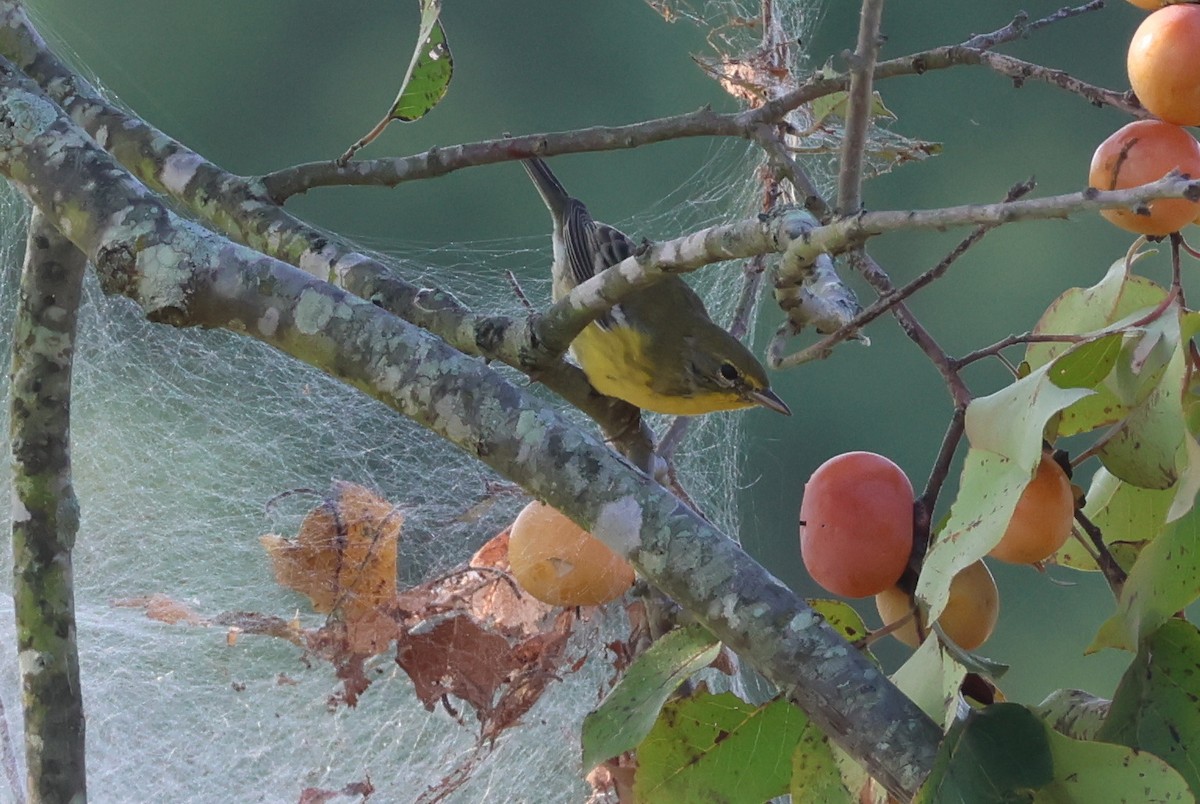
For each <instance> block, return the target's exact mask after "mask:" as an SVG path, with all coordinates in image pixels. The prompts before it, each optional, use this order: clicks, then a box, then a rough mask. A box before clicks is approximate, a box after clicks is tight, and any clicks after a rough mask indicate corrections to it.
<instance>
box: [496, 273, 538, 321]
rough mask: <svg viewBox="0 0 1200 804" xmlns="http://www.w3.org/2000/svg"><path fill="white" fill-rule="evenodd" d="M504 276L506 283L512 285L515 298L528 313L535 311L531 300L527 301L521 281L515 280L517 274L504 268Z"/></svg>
mask: <svg viewBox="0 0 1200 804" xmlns="http://www.w3.org/2000/svg"><path fill="white" fill-rule="evenodd" d="M504 276H505V278H507V279H508V284H510V285H512V289H513V293H514V294H515V295H516V297H517V300H518V301H520V302H521V305H522V306H523V307H524V308H525V309H526V310H528V311H529V312H530V313H536V312H537V308H536V307H534V306H533V302H531V301H529V297H528V296H526V295H525V291H524V290H522V289H521V283H520V282H518V281H517V275H516V274H514V273H513V272H512V271H510V270H508V269H505V271H504Z"/></svg>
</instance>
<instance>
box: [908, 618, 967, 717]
mask: <svg viewBox="0 0 1200 804" xmlns="http://www.w3.org/2000/svg"><path fill="white" fill-rule="evenodd" d="M966 674H967V671H966V669H965V668H964V667H963V666H962V665H961V664H959V663H958V662H956V661H954V659H953V658H952V657H951V656H950V654H949V653H947V652H946V650H945V649H944V648H943V647H942V644H941V640H939V639H926V640H925V641H924V642H922V643H921V645H920V647H918V648H917V650H916V651H915V652H914V653H913V655H912V656H910V657H908V661H907V662H905V663H904V664H902V665H901V666H900V669H899V670H897V671H896V672H895V673H893V674H892V682H893V683H894V684H895V685H896V686H897V687H899V688H900V691H901V692H903V693H904V694H905V695H907V696H908V697H909V698H911V699H912V700H913V702H914V703H915V704H916V705H917V706H919V707H921V710H922V711H923V712H924V713H925V714H927V715H929V716H930V717H931V718H933V719H934V720H936V721H937V722H938V723H940V724H941V725H942V728H944V729H945V728H949V727H950V724H951V723H952V722H953V721H954V718H955V716H956V715H957V714H958V710H959V701H960V698H959V694H958V690H959V687H961V686H962V681H963V678H964V677H965V676H966Z"/></svg>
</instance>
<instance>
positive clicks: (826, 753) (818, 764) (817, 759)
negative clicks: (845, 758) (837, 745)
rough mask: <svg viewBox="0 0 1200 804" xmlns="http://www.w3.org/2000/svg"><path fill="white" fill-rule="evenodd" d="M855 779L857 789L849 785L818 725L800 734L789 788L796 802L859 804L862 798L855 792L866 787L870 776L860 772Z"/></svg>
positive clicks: (811, 724) (827, 739) (793, 756)
mask: <svg viewBox="0 0 1200 804" xmlns="http://www.w3.org/2000/svg"><path fill="white" fill-rule="evenodd" d="M855 777H856V778H855V780H854V786H853V787H852V786H851V785H848V784H847V783H846V780H845V779H844V778H843V776H842V766H841V764H840V763H839V762H838V758H837V755H836V754H835V749H834V747H833V746H832V745H830V743H829V738H828V737H827V736H826V735H825V733H824V732H823V731H821V730H820V729H819V728H817V725H816V724H815V723H813V722H812V721H809V723H808V725H806V726H805V727H804V730H803V731H802V732H801V734H800V742H799V743H798V744H797V745H796V750H795V751H793V752H792V780H791V785H790V787H789V792H790V793H791V795H792V801H794V802H803V801H819V802H822V804H858V796H857V795H855V794H854V793H853V792H852V791H853V790H857V789H859V788H861V787H862V785H863V784H865V783H866V781H867V775H866V773H865V772H863V771H862V770H861V769H858V772H857V773H856V774H855Z"/></svg>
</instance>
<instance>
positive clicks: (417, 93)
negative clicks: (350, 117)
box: [337, 0, 454, 165]
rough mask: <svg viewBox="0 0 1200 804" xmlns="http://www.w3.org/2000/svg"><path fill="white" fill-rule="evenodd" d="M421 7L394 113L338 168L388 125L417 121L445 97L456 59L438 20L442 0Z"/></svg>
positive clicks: (425, 2) (349, 151)
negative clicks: (414, 46) (394, 122)
mask: <svg viewBox="0 0 1200 804" xmlns="http://www.w3.org/2000/svg"><path fill="white" fill-rule="evenodd" d="M418 5H419V6H420V8H421V27H420V30H419V31H418V32H417V46H416V48H415V49H414V50H413V55H412V59H410V60H409V62H408V69H407V70H406V71H405V73H404V80H403V81H401V82H400V91H399V92H398V93H397V94H396V99H395V100H394V101H392V106H391V109H390V110H389V111H388V113H387V114H386V115H384V116H383V119H382V120H380V121H379V122H378V123H376V124H375V127H374V128H372V129H371V130H370V131H368V132H367V133H366V134H364V135H363V136H362V137H361V138H360V139H359V140H358V142H356V143H354V144H353V145H351V146H350V147H349V148H347V149H346V152H345V153H343V154H342V155H341V156H339V157H338V158H337V164H339V165H345V164H346V163H347V162H349V161H350V159H351V158H352V157H353V156H354V155H355V154H356V153H358V152H359V150H361V149H362V148H364V147H366V146H367V145H370V144H371V143H372V142H374V141H375V139H376V138H377V137H378V136H379V135H380V134H382V133H383V131H384V129H386V128H387V126H388V123H390V122H392V121H393V120H403V121H404V122H406V123H407V122H412V121H413V120H418V119H420V118H422V117H424V116H425V115H426V114H428V113H429V110H430V109H432V108H433V107H434V106H437V105H438V103H439V102H440V101H441V100H442V98H444V97H445V96H446V90H448V89H449V88H450V78H451V76H452V75H453V74H454V59H453V57H452V56H451V55H450V44H449V42H447V41H446V29H445V28H443V27H442V21H441V20H440V19H438V17H439V16H440V15H441V13H442V0H418Z"/></svg>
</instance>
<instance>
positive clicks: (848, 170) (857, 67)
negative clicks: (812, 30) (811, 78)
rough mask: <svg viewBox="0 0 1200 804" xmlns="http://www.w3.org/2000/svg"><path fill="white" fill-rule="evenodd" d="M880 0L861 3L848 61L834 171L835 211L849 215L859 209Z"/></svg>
mask: <svg viewBox="0 0 1200 804" xmlns="http://www.w3.org/2000/svg"><path fill="white" fill-rule="evenodd" d="M882 19H883V0H862V11H861V12H860V16H859V26H858V43H857V44H856V46H855V50H854V55H853V56H852V57H851V59H850V90H849V93H848V95H847V110H846V127H845V131H844V132H843V135H842V153H841V164H840V166H839V169H838V203H837V207H838V211H839V212H840V213H841V214H842V215H853V214H855V213H856V212H858V211H859V210H860V209H861V208H862V169H863V160H864V159H865V157H866V142H867V132H868V131H869V130H870V128H871V110H872V108H873V107H874V103H873V102H872V92H873V91H874V88H873V83H872V79H873V77H874V73H875V62H876V61H877V60H878V58H879V44H880V39H879V26H880V24H881V22H882Z"/></svg>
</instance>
